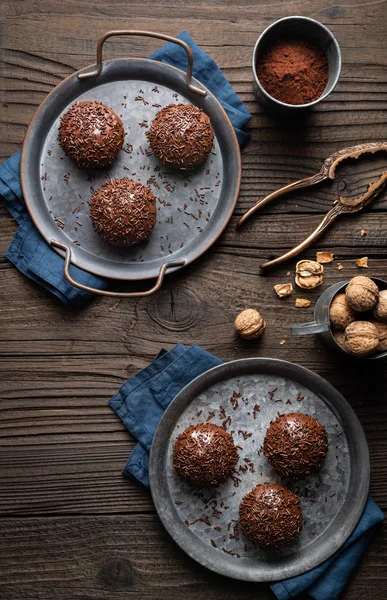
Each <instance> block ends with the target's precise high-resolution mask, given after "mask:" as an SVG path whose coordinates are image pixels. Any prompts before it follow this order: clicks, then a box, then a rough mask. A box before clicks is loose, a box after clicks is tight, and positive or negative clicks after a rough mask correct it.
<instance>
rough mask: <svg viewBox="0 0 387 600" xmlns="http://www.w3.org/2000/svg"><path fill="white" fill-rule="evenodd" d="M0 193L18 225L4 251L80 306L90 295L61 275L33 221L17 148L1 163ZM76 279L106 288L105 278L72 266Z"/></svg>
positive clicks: (60, 263)
mask: <svg viewBox="0 0 387 600" xmlns="http://www.w3.org/2000/svg"><path fill="white" fill-rule="evenodd" d="M0 196H3V198H4V200H5V206H6V207H7V209H8V211H9V212H10V213H11V215H12V216H13V217H14V219H15V220H16V221H17V222H18V224H19V227H18V230H17V232H16V235H15V237H14V238H13V241H12V243H11V245H10V247H9V248H8V250H7V252H6V255H5V256H6V257H7V258H8V260H10V261H11V262H12V263H13V264H14V265H15V267H17V268H18V269H19V271H21V272H22V273H23V274H24V275H26V276H27V277H29V278H30V279H32V281H35V283H38V284H39V285H41V286H43V287H44V288H46V289H47V290H49V291H50V292H51V293H52V294H55V296H57V297H58V298H59V299H60V300H62V302H64V303H65V304H69V305H72V306H82V305H83V304H85V302H87V301H88V300H90V299H91V298H92V297H93V294H89V293H88V292H84V291H83V290H80V289H78V288H76V287H74V286H73V285H71V284H70V283H68V282H67V280H66V279H65V277H64V274H63V266H64V260H63V258H62V257H61V256H59V254H57V253H56V252H55V250H53V249H52V248H51V246H49V244H47V242H46V241H45V240H44V239H43V237H42V236H41V235H40V233H39V231H38V230H37V229H36V227H35V225H34V224H33V222H32V219H31V217H30V214H29V212H28V210H27V208H26V205H25V204H24V200H23V195H22V191H21V187H20V151H18V152H16V153H15V154H13V155H12V156H11V157H10V158H9V159H8V160H6V161H5V162H4V163H2V164H1V165H0ZM70 273H71V275H72V276H73V277H74V279H75V280H76V281H79V282H80V283H83V284H84V285H89V286H92V287H96V288H99V289H106V287H107V284H108V282H107V280H105V279H102V278H101V277H97V276H95V275H91V274H89V273H86V272H85V271H82V269H78V267H75V266H71V267H70Z"/></svg>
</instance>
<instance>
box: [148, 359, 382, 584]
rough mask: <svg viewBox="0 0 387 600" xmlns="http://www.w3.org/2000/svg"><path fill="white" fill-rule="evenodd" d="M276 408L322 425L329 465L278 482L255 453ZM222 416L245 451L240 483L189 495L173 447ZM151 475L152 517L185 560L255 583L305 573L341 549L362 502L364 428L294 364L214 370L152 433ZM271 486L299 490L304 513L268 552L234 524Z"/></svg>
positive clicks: (331, 392) (249, 362) (248, 362)
mask: <svg viewBox="0 0 387 600" xmlns="http://www.w3.org/2000/svg"><path fill="white" fill-rule="evenodd" d="M257 405H258V408H257ZM254 407H255V410H254ZM278 412H281V413H284V412H285V413H286V412H305V413H307V414H311V415H312V416H315V417H316V418H318V419H319V421H320V422H321V423H323V424H324V426H325V427H326V429H327V433H328V439H329V452H328V456H327V459H326V460H325V462H324V465H323V467H322V469H321V470H320V471H319V472H318V473H317V474H314V475H312V476H310V477H308V478H306V479H305V480H303V481H299V482H296V483H292V482H290V481H287V480H283V479H281V478H280V477H279V476H278V475H277V474H276V473H275V472H274V471H273V470H272V469H271V467H270V465H269V463H268V461H267V460H266V458H265V457H264V455H263V454H262V453H259V452H258V450H259V448H260V447H261V444H262V442H263V439H264V435H265V432H266V429H267V427H268V425H269V423H270V420H272V419H273V418H275V416H276V415H277V414H278ZM225 416H230V418H231V423H229V424H228V425H227V426H228V430H229V431H231V430H232V431H233V436H234V439H235V440H236V443H237V444H238V445H239V446H240V447H241V450H240V461H239V465H238V468H237V471H236V475H237V477H234V479H230V480H229V481H228V482H227V483H225V484H223V485H222V486H220V487H219V488H217V489H216V490H215V491H213V492H211V491H208V490H205V491H197V490H196V491H195V490H194V489H193V488H191V487H190V486H188V485H187V484H186V483H184V482H182V481H181V480H180V479H179V478H178V477H177V476H176V475H175V474H174V472H173V469H172V450H173V444H174V441H175V439H176V437H177V435H178V434H179V433H180V432H181V431H183V430H184V429H185V427H187V426H188V425H190V424H193V423H200V422H203V421H205V420H207V419H210V421H211V423H216V424H219V425H220V424H222V421H223V422H224V419H225ZM250 433H251V435H249V434H250ZM245 459H247V461H246V460H245ZM251 464H253V466H252V467H251V466H250V465H251ZM246 465H247V467H248V468H247V467H246ZM240 467H241V468H240ZM149 474H150V485H151V491H152V497H153V501H154V504H155V507H156V510H157V512H158V515H159V517H160V519H161V521H162V522H163V524H164V526H165V528H166V529H167V531H168V532H169V534H170V535H171V536H172V538H173V539H174V540H175V542H176V543H177V544H178V545H179V546H180V547H181V548H182V549H183V550H184V551H185V552H186V553H187V554H188V555H189V556H190V557H191V558H193V559H194V560H196V561H197V562H199V563H200V564H202V565H204V566H205V567H207V568H209V569H211V570H213V571H215V572H217V573H220V574H222V575H226V576H228V577H233V578H235V579H241V580H245V581H257V582H258V581H278V580H281V579H286V578H289V577H295V576H297V575H300V574H302V573H305V572H306V571H309V570H310V569H313V568H314V567H316V566H317V565H319V564H320V563H322V562H323V561H325V560H327V559H328V558H329V557H331V556H332V555H333V554H334V553H335V552H336V551H337V550H338V549H339V548H340V547H341V546H342V545H343V544H344V542H345V541H346V540H347V538H348V537H349V536H350V535H351V533H352V532H353V530H354V528H355V527H356V524H357V523H358V521H359V519H360V516H361V514H362V511H363V509H364V506H365V503H366V501H367V496H368V488H369V478H370V464H369V454H368V447H367V442H366V439H365V436H364V432H363V430H362V427H361V425H360V423H359V421H358V419H357V417H356V415H355V413H354V412H353V410H352V409H351V407H350V406H349V404H348V403H347V402H346V400H345V399H344V398H343V397H342V396H341V395H340V394H339V393H338V392H337V390H335V389H334V388H333V387H332V386H331V385H330V384H329V383H327V382H326V381H325V380H324V379H322V378H321V377H319V376H318V375H316V374H314V373H312V372H311V371H309V370H307V369H305V368H303V367H300V366H298V365H294V364H292V363H289V362H286V361H281V360H274V359H262V358H256V359H254V358H253V359H245V360H237V361H233V362H229V363H226V364H224V365H220V366H219V367H215V368H214V369H211V370H210V371H207V372H206V373H204V374H202V375H200V376H199V377H197V378H196V379H195V380H194V381H192V382H191V383H190V384H189V385H187V386H186V387H185V388H184V389H183V390H182V391H181V392H180V393H179V394H178V395H177V396H176V398H175V399H174V400H173V402H172V403H171V404H170V406H169V407H168V408H167V410H166V411H165V413H164V415H163V417H162V419H161V421H160V424H159V426H158V428H157V431H156V434H155V437H154V440H153V444H152V449H151V455H150V466H149ZM270 481H275V482H278V483H282V484H284V485H286V486H288V487H290V488H291V489H292V490H293V491H295V492H296V493H297V494H299V495H300V497H301V501H302V509H303V515H304V527H303V530H302V532H301V534H300V536H299V539H298V540H297V542H295V543H293V544H292V545H290V546H288V547H287V548H284V549H283V550H282V551H279V552H273V551H271V552H267V551H266V552H265V551H264V550H262V549H261V548H260V547H258V546H255V545H254V544H252V543H251V542H250V541H249V540H248V538H246V537H244V535H243V533H242V532H240V531H238V527H236V524H237V520H238V508H239V503H240V501H241V499H242V497H243V496H244V495H245V493H247V492H248V491H249V490H250V489H252V488H253V487H254V486H255V485H257V484H258V483H263V482H270ZM214 509H215V510H214ZM235 527H236V529H235Z"/></svg>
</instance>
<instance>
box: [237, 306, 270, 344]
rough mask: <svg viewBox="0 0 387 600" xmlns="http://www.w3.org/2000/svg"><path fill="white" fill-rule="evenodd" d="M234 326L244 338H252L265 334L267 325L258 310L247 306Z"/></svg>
mask: <svg viewBox="0 0 387 600" xmlns="http://www.w3.org/2000/svg"><path fill="white" fill-rule="evenodd" d="M234 326H235V329H236V330H237V332H238V333H239V335H240V336H241V337H242V338H244V339H246V340H250V339H253V338H258V337H260V336H261V335H262V334H263V332H264V331H265V327H266V321H265V320H264V319H263V318H262V317H261V315H260V314H259V312H258V311H257V310H254V309H253V308H247V309H246V310H243V311H242V312H241V313H240V314H239V315H238V316H237V318H236V319H235V323H234Z"/></svg>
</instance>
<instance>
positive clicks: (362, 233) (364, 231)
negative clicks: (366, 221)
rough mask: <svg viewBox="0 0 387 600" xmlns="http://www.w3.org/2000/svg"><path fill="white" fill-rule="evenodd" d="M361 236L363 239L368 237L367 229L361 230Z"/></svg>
mask: <svg viewBox="0 0 387 600" xmlns="http://www.w3.org/2000/svg"><path fill="white" fill-rule="evenodd" d="M360 235H361V237H364V236H365V235H367V232H366V230H365V229H360Z"/></svg>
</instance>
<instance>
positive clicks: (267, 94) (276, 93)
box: [253, 16, 341, 116]
mask: <svg viewBox="0 0 387 600" xmlns="http://www.w3.org/2000/svg"><path fill="white" fill-rule="evenodd" d="M340 72H341V52H340V46H339V44H338V42H337V40H336V38H335V36H334V35H333V34H332V32H331V31H329V29H328V28H327V27H325V25H322V23H319V22H318V21H316V20H315V19H310V18H309V17H302V16H292V17H285V18H284V19H279V20H278V21H275V22H274V23H272V24H271V25H270V26H269V27H267V29H265V31H264V32H263V33H262V34H261V35H260V37H259V38H258V40H257V42H256V44H255V47H254V52H253V74H254V95H255V97H256V99H257V100H258V102H259V104H260V105H261V106H262V108H264V110H267V111H268V112H271V113H276V114H277V115H283V116H297V115H300V116H301V115H302V114H303V112H305V110H306V109H309V108H311V107H313V106H315V105H316V104H317V103H318V102H321V100H324V99H325V98H327V96H328V95H329V94H330V93H331V92H332V90H333V89H334V88H335V86H336V84H337V82H338V80H339V77H340Z"/></svg>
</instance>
